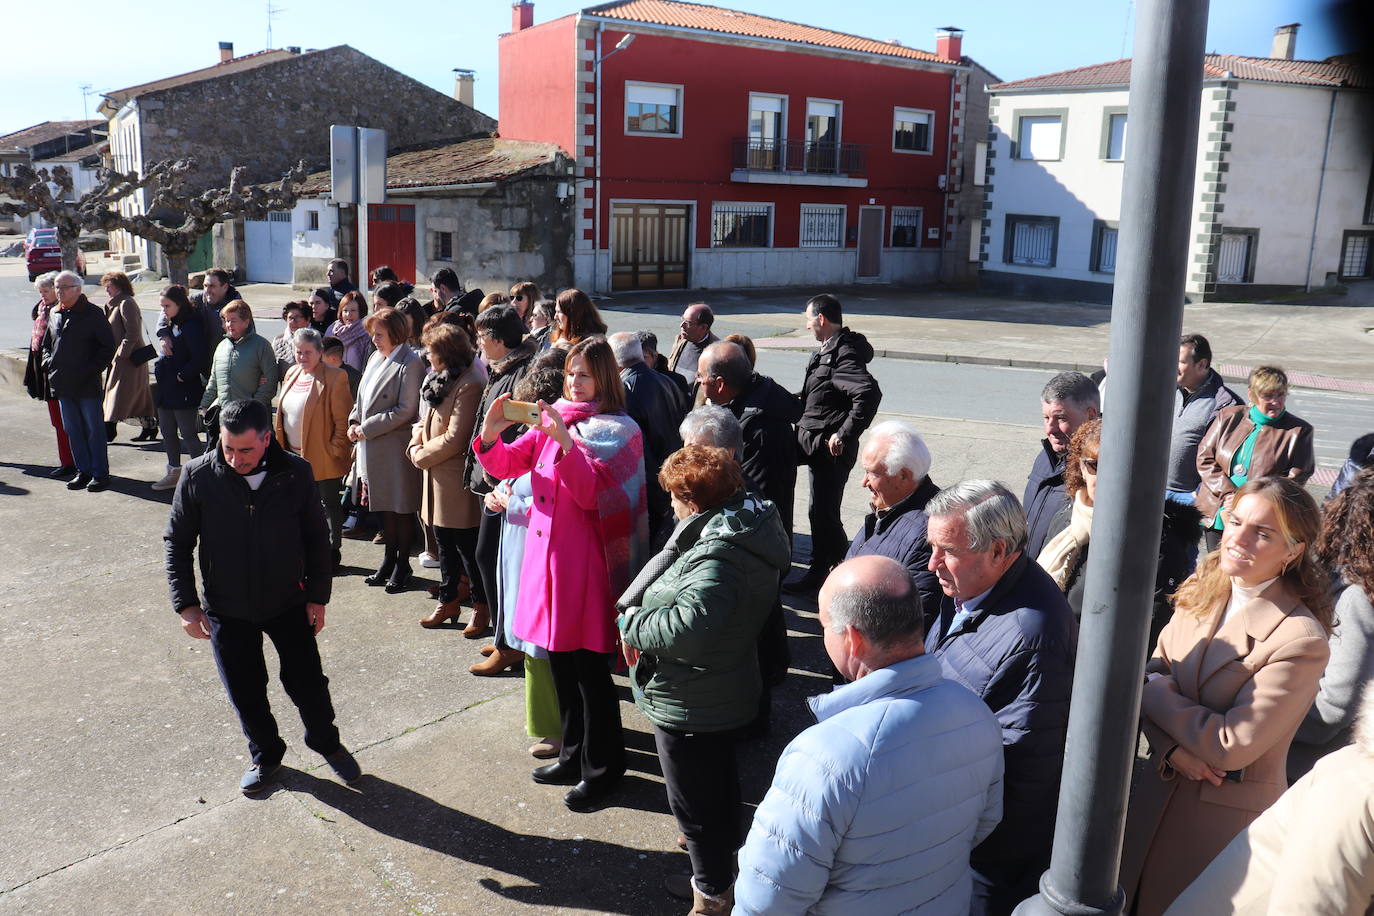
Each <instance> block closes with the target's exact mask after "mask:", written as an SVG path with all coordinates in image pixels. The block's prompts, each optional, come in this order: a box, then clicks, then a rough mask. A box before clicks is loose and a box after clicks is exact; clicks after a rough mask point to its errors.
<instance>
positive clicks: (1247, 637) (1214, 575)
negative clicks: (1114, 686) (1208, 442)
mask: <svg viewBox="0 0 1374 916" xmlns="http://www.w3.org/2000/svg"><path fill="white" fill-rule="evenodd" d="M1320 527H1321V517H1320V513H1319V511H1318V509H1317V504H1316V502H1315V501H1314V500H1313V499H1312V497H1311V496H1310V495H1309V494H1308V493H1307V491H1306V490H1304V489H1303V488H1302V486H1301V485H1300V484H1298V483H1297V482H1296V481H1293V480H1289V479H1287V478H1282V477H1264V478H1260V479H1258V480H1251V481H1247V482H1246V483H1245V484H1244V485H1243V486H1241V487H1240V489H1239V490H1237V491H1236V493H1235V495H1234V497H1233V499H1232V500H1231V507H1230V509H1229V510H1227V519H1226V527H1225V528H1224V529H1223V532H1222V536H1221V548H1220V549H1219V550H1217V551H1214V552H1213V553H1211V554H1209V555H1207V556H1206V557H1205V558H1204V559H1203V560H1202V561H1201V562H1200V563H1199V564H1198V568H1197V572H1195V573H1194V574H1193V575H1192V576H1191V577H1190V578H1189V579H1188V580H1187V581H1186V582H1184V583H1183V585H1182V587H1180V588H1179V590H1178V593H1177V594H1176V595H1175V606H1174V616H1173V618H1172V619H1171V620H1170V621H1169V624H1168V625H1167V626H1166V627H1164V631H1163V632H1162V633H1160V635H1159V643H1158V645H1157V646H1156V648H1155V652H1154V656H1153V657H1152V658H1151V659H1150V662H1149V664H1148V665H1147V666H1146V672H1147V673H1146V678H1147V680H1146V683H1145V687H1144V691H1143V693H1142V696H1141V727H1142V729H1143V730H1144V732H1145V737H1146V738H1147V739H1148V741H1149V744H1150V765H1149V767H1148V768H1147V769H1146V771H1145V772H1144V773H1143V775H1142V776H1141V779H1140V781H1139V782H1138V784H1137V785H1136V787H1135V792H1134V795H1133V796H1132V799H1131V807H1130V812H1129V816H1128V818H1127V822H1126V842H1125V849H1124V850H1123V852H1122V869H1121V885H1122V887H1123V888H1124V889H1125V891H1126V900H1127V904H1128V906H1127V909H1128V911H1130V912H1133V913H1134V914H1136V916H1153V914H1157V913H1162V912H1163V911H1164V910H1165V909H1166V908H1167V907H1168V906H1169V905H1170V903H1172V902H1173V900H1174V898H1175V897H1177V896H1178V895H1179V894H1180V893H1181V892H1182V891H1183V889H1184V888H1186V887H1187V886H1188V885H1189V884H1190V883H1191V882H1192V881H1193V879H1194V878H1196V877H1197V876H1198V875H1199V874H1200V873H1201V872H1202V870H1203V869H1204V868H1206V867H1207V863H1208V862H1210V861H1211V860H1212V859H1213V858H1215V857H1216V855H1217V853H1219V852H1221V850H1222V849H1223V848H1224V847H1225V846H1226V844H1227V843H1229V842H1230V841H1231V840H1232V839H1233V838H1234V837H1235V836H1236V834H1238V833H1240V832H1241V831H1242V830H1244V829H1245V827H1246V826H1248V825H1249V824H1250V822H1251V821H1253V820H1254V819H1255V818H1256V817H1258V816H1259V815H1260V814H1261V813H1262V812H1263V811H1264V810H1265V809H1266V808H1268V807H1269V806H1270V805H1272V804H1273V803H1274V802H1275V801H1276V800H1277V799H1278V797H1279V796H1280V795H1282V794H1283V791H1284V789H1285V788H1286V787H1287V785H1288V783H1287V779H1286V777H1285V772H1284V771H1285V761H1286V758H1287V756H1288V748H1289V744H1290V743H1291V742H1292V740H1293V734H1294V732H1296V731H1297V729H1298V725H1299V724H1300V723H1301V722H1302V719H1303V716H1304V715H1305V714H1306V713H1307V710H1308V708H1309V707H1310V706H1311V705H1312V700H1313V698H1314V697H1315V696H1316V695H1317V683H1318V681H1319V680H1320V678H1321V675H1322V670H1323V669H1324V668H1325V667H1326V662H1327V658H1328V656H1329V655H1330V650H1329V649H1328V647H1327V635H1328V634H1329V633H1330V631H1331V626H1332V608H1331V600H1330V597H1329V594H1328V585H1327V576H1326V573H1325V572H1324V571H1323V570H1322V569H1321V567H1320V566H1319V565H1318V562H1317V558H1316V551H1315V549H1314V548H1315V545H1316V540H1317V535H1318V531H1319V529H1320Z"/></svg>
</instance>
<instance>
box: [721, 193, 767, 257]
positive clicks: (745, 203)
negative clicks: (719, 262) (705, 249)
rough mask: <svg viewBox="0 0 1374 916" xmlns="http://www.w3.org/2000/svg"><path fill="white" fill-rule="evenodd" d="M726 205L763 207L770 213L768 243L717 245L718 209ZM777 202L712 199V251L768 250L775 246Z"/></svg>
mask: <svg viewBox="0 0 1374 916" xmlns="http://www.w3.org/2000/svg"><path fill="white" fill-rule="evenodd" d="M724 207H762V208H763V209H764V210H765V211H766V212H767V214H768V244H767V245H764V246H763V247H759V246H758V245H717V244H716V209H717V208H724ZM775 208H776V204H774V203H773V202H772V201H765V200H713V201H711V250H712V251H768V250H770V249H771V248H772V247H773V231H774V228H775V227H776V225H777V220H776V219H775V218H774V211H775Z"/></svg>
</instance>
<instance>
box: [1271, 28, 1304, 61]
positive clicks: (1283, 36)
mask: <svg viewBox="0 0 1374 916" xmlns="http://www.w3.org/2000/svg"><path fill="white" fill-rule="evenodd" d="M1300 25H1302V23H1300V22H1293V23H1289V24H1288V25H1281V26H1279V27H1278V28H1277V29H1275V30H1274V43H1273V44H1271V45H1270V46H1269V56H1270V57H1271V58H1273V59H1274V60H1292V59H1293V56H1294V53H1295V52H1296V51H1297V49H1298V27H1299V26H1300Z"/></svg>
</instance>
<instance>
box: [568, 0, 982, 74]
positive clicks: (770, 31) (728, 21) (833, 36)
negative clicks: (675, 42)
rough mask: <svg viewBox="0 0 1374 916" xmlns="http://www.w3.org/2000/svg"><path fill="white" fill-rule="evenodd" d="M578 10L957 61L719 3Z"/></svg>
mask: <svg viewBox="0 0 1374 916" xmlns="http://www.w3.org/2000/svg"><path fill="white" fill-rule="evenodd" d="M582 13H583V15H586V16H596V17H602V18H605V19H619V20H627V21H630V22H642V23H645V24H646V25H662V26H673V27H677V28H685V29H701V30H703V31H707V32H721V33H724V34H727V35H745V36H748V37H751V38H771V39H776V40H778V41H790V42H796V43H797V44H806V45H815V46H817V47H822V48H840V49H843V50H846V51H862V52H864V53H866V54H882V55H886V56H888V57H903V58H907V59H909V60H928V61H936V62H940V63H958V61H947V60H945V59H944V58H942V57H937V56H935V55H934V54H932V53H931V52H929V51H922V50H919V49H917V48H908V47H906V46H905V45H899V44H893V43H892V42H890V41H879V40H877V39H874V38H862V37H860V36H858V35H849V34H846V33H845V32H834V31H831V30H830V29H822V28H817V27H816V26H810V25H801V24H799V23H796V22H788V21H786V20H784V19H772V18H769V17H768V16H759V15H756V14H754V13H744V12H740V11H738V10H730V9H725V8H723V7H719V6H706V5H705V4H700V3H684V2H682V0H616V2H613V3H603V4H601V5H600V6H593V7H588V8H587V9H584V10H583V11H582Z"/></svg>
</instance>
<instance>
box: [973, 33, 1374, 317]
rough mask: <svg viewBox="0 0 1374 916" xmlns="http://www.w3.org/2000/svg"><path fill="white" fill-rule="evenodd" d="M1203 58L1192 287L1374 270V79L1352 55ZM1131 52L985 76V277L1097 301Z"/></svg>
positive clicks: (1233, 288) (1112, 229)
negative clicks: (1031, 73)
mask: <svg viewBox="0 0 1374 916" xmlns="http://www.w3.org/2000/svg"><path fill="white" fill-rule="evenodd" d="M1296 32H1297V26H1296V25H1292V26H1283V27H1281V28H1280V29H1278V30H1277V32H1276V34H1275V39H1274V50H1273V51H1272V52H1271V53H1272V54H1273V56H1272V57H1269V58H1257V57H1237V56H1235V55H1229V54H1208V55H1207V56H1206V60H1205V64H1204V72H1203V83H1202V107H1201V116H1200V119H1201V123H1200V125H1199V130H1198V149H1197V174H1196V179H1195V190H1194V198H1193V199H1194V203H1193V232H1192V242H1191V250H1190V252H1189V259H1188V260H1189V271H1188V279H1187V287H1186V289H1187V294H1188V297H1189V299H1190V300H1191V301H1200V300H1204V299H1211V300H1218V299H1233V300H1234V299H1242V300H1244V299H1260V298H1266V297H1270V296H1274V295H1280V294H1283V293H1285V292H1290V291H1293V290H1302V289H1308V288H1315V287H1321V286H1325V285H1331V284H1334V283H1337V282H1346V281H1349V280H1357V279H1362V278H1368V277H1370V276H1371V268H1372V267H1374V258H1371V251H1370V249H1371V242H1372V241H1374V174H1372V173H1371V169H1372V168H1374V132H1372V129H1374V93H1371V91H1370V90H1371V89H1374V78H1371V74H1370V73H1369V71H1368V70H1366V69H1362V68H1360V67H1359V66H1358V65H1357V63H1356V61H1355V59H1354V57H1353V56H1343V57H1334V58H1330V59H1328V60H1325V61H1308V60H1294V59H1291V58H1292V48H1293V42H1294V40H1295V38H1296ZM1130 75H1131V62H1130V61H1129V60H1119V61H1113V62H1111V63H1106V64H1098V65H1096V66H1092V67H1083V68H1080V69H1077V70H1068V71H1064V72H1061V73H1051V74H1048V75H1045V76H1037V77H1031V78H1029V79H1024V80H1016V81H1014V82H1007V83H999V84H996V85H993V86H991V87H989V92H990V93H991V95H992V98H991V100H990V102H991V115H990V119H989V120H990V121H991V122H992V123H991V127H990V129H989V149H988V163H987V176H988V177H987V181H988V185H987V191H988V195H987V203H986V204H985V205H984V209H985V217H984V223H983V249H982V259H983V270H982V273H981V286H982V288H983V289H985V290H988V291H991V292H1000V293H1007V294H1013V295H1026V296H1034V297H1046V298H1070V299H1081V300H1087V301H1099V302H1107V301H1110V299H1111V292H1112V276H1113V274H1114V272H1115V268H1116V240H1117V230H1118V220H1119V218H1120V205H1121V184H1122V175H1123V171H1124V167H1125V151H1126V135H1127V130H1128V125H1129V117H1128V111H1127V109H1128V87H1129V83H1130Z"/></svg>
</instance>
